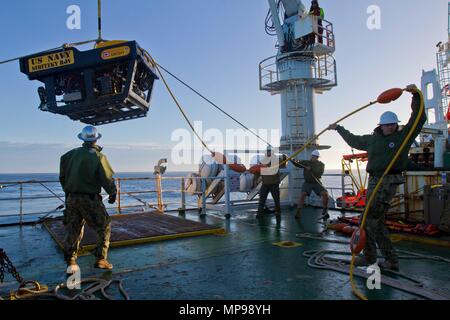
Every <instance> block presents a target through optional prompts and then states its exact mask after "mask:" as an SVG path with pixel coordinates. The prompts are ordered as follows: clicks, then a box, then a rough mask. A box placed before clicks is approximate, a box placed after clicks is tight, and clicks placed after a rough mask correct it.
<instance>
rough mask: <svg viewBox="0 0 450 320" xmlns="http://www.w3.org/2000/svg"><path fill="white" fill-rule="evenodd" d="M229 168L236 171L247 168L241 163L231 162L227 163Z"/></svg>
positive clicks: (242, 170)
mask: <svg viewBox="0 0 450 320" xmlns="http://www.w3.org/2000/svg"><path fill="white" fill-rule="evenodd" d="M229 167H230V169H231V170H233V171H235V172H237V173H244V172H245V171H247V168H246V167H245V166H244V165H243V164H237V163H232V164H230V165H229Z"/></svg>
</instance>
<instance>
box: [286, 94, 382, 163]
mask: <svg viewBox="0 0 450 320" xmlns="http://www.w3.org/2000/svg"><path fill="white" fill-rule="evenodd" d="M376 103H377V101H374V102H370V103H369V104H366V105H365V106H363V107H361V108H359V109H357V110H355V111H353V112H351V113H349V114H348V115H346V116H344V117H342V118H340V119H339V120H338V121H336V122H335V123H334V124H338V123H340V122H342V121H344V120H345V119H347V118H349V117H351V116H352V115H354V114H355V113H358V112H360V111H362V110H364V109H367V108H368V107H370V106H373V105H374V104H376ZM327 131H328V128H326V129H324V130H322V131H321V132H320V133H319V134H317V135H315V136H314V137H313V138H312V139H311V140H309V141H308V142H307V143H306V144H305V145H304V146H303V147H301V148H300V149H298V150H297V151H296V152H294V153H293V154H292V155H291V156H290V157H289V158H287V159H285V160H283V161H281V162H280V164H279V165H278V167H282V166H284V165H285V164H286V163H288V162H289V161H291V160H292V159H294V158H295V157H296V156H298V155H299V154H300V153H302V152H303V151H304V150H305V149H306V148H308V147H309V146H310V145H311V144H313V143H314V142H315V141H316V140H317V139H319V137H320V136H321V135H323V134H324V133H325V132H327Z"/></svg>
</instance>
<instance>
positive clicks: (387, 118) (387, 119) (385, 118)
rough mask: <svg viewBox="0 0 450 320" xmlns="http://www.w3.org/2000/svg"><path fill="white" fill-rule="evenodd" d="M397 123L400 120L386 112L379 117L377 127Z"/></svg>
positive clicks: (393, 114)
mask: <svg viewBox="0 0 450 320" xmlns="http://www.w3.org/2000/svg"><path fill="white" fill-rule="evenodd" d="M399 122H400V120H398V117H397V115H396V114H395V113H393V112H391V111H388V112H385V113H383V114H382V115H381V117H380V123H379V125H380V126H381V125H383V124H393V123H399Z"/></svg>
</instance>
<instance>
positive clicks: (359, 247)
mask: <svg viewBox="0 0 450 320" xmlns="http://www.w3.org/2000/svg"><path fill="white" fill-rule="evenodd" d="M365 246H366V231H365V230H364V229H358V230H355V232H353V236H352V239H351V240H350V250H351V252H352V253H353V254H355V255H357V254H360V253H361V251H363V250H364V247H365Z"/></svg>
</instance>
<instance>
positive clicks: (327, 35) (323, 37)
mask: <svg viewBox="0 0 450 320" xmlns="http://www.w3.org/2000/svg"><path fill="white" fill-rule="evenodd" d="M321 20H322V25H319V17H317V16H313V25H314V33H315V34H316V38H317V40H318V43H319V44H323V45H326V46H328V47H331V48H335V47H336V40H335V37H334V28H333V23H331V22H330V21H328V20H324V19H321ZM316 44H317V42H316Z"/></svg>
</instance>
